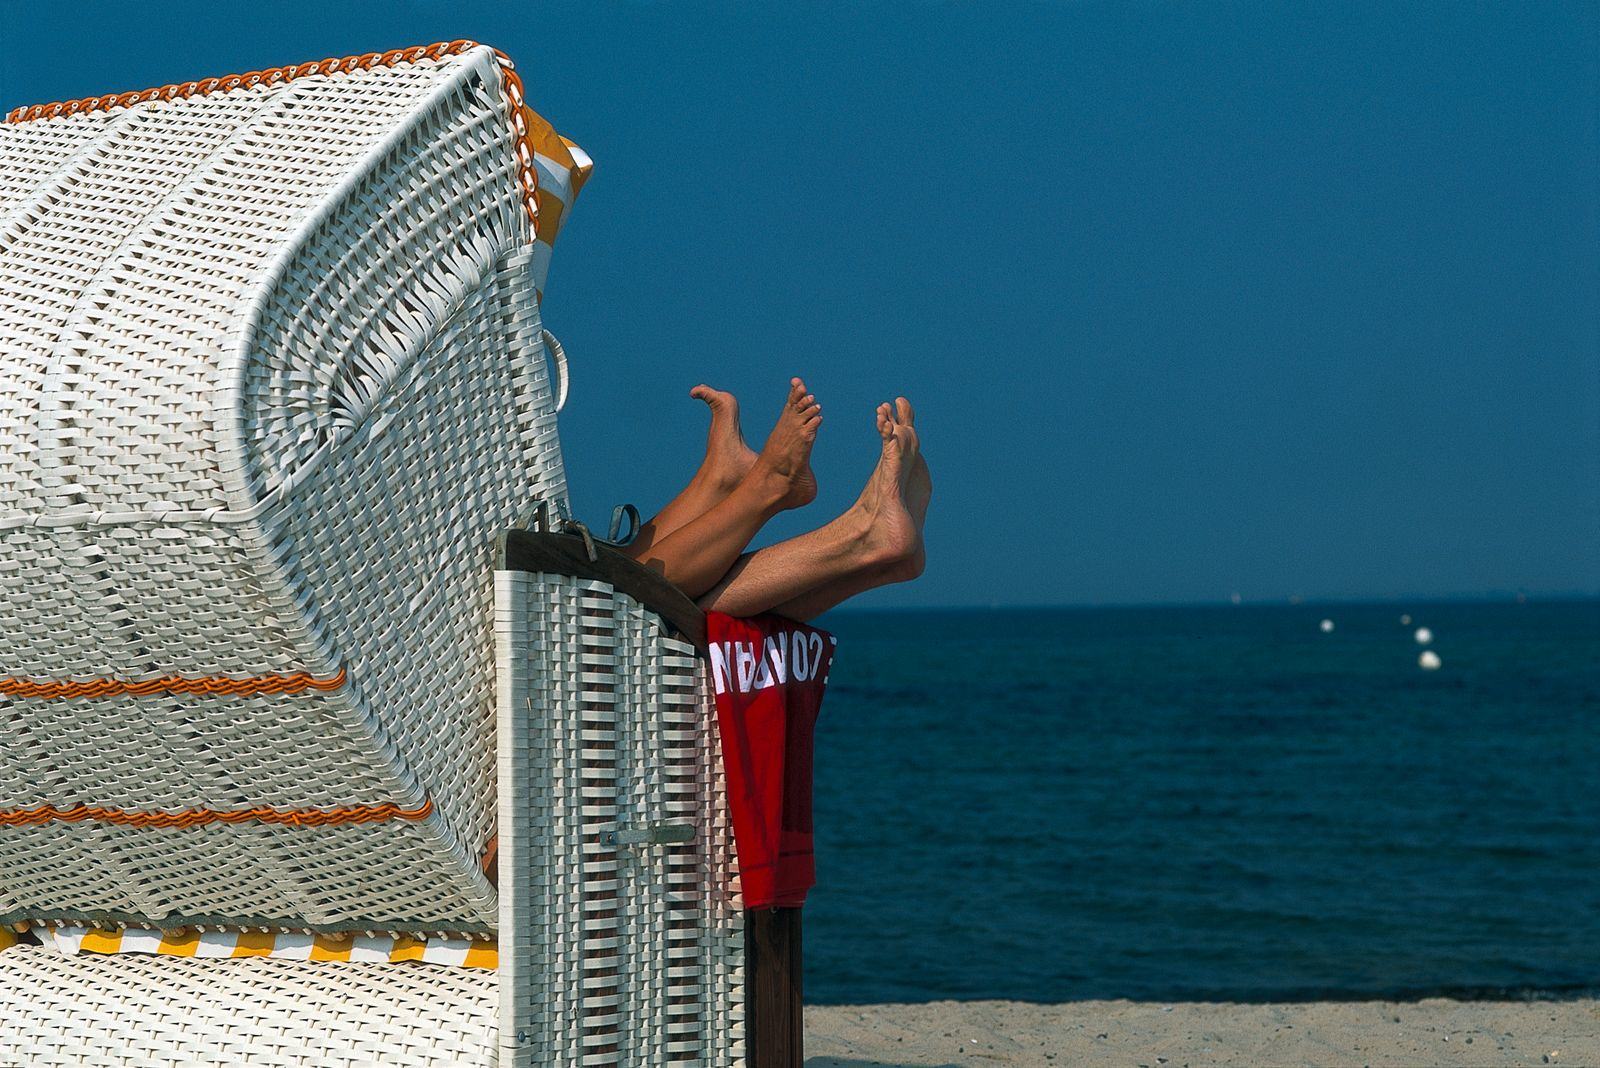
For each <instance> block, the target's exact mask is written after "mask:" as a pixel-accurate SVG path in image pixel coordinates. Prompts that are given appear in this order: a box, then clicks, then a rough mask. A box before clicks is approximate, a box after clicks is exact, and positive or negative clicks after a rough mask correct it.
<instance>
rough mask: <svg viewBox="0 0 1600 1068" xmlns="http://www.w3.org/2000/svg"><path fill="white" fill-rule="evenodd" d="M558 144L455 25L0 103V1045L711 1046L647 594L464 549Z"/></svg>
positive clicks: (450, 1053)
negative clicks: (449, 33)
mask: <svg viewBox="0 0 1600 1068" xmlns="http://www.w3.org/2000/svg"><path fill="white" fill-rule="evenodd" d="M587 170H588V164H587V160H586V158H585V157H584V156H583V155H582V153H581V152H580V151H579V150H578V149H577V148H576V146H574V145H572V144H571V143H570V142H567V141H565V140H563V139H561V138H559V137H558V136H557V135H556V134H555V133H554V131H552V130H550V129H549V127H548V126H547V125H545V124H544V123H543V120H541V119H539V118H538V117H537V116H536V115H534V114H533V113H532V112H530V111H528V110H527V108H526V107H525V106H524V104H523V101H522V97H521V88H520V82H519V81H518V80H517V78H516V75H515V74H514V73H513V71H512V68H511V65H510V63H509V61H508V60H506V59H505V58H504V57H503V56H501V55H499V54H498V53H496V52H494V51H493V50H491V49H488V48H485V47H481V46H476V45H473V44H472V43H471V42H453V43H449V44H442V45H434V46H430V47H427V48H417V49H407V50H402V51H397V52H391V53H384V54H369V55H366V56H358V57H351V58H349V59H345V60H336V61H325V62H323V63H314V64H305V65H302V66H299V67H289V68H281V69H277V70H271V71H263V72H253V73H251V74H246V75H242V76H237V77H229V78H223V79H206V80H204V81H200V82H191V83H186V84H184V85H179V86H167V87H164V88H162V89H156V90H149V91H146V92H143V93H131V94H124V95H121V96H110V97H101V98H90V99H88V100H84V101H77V102H74V103H70V104H64V105H46V106H43V107H33V108H23V109H19V110H18V111H16V112H13V113H12V115H11V116H9V118H8V122H7V123H6V124H4V125H0V711H3V720H0V722H3V726H0V730H3V732H4V733H3V745H0V922H4V923H5V924H6V925H8V926H7V928H6V930H7V932H10V931H11V930H12V929H16V930H18V931H20V932H21V933H20V934H17V935H15V936H13V935H11V934H10V933H7V934H6V935H5V936H4V941H5V942H12V941H15V942H16V943H17V944H15V945H11V946H10V947H9V948H5V949H4V950H3V951H0V1065H69V1064H70V1065H102V1064H103V1065H141V1066H144V1065H180V1064H181V1065H195V1064H206V1065H210V1064H218V1065H221V1064H229V1065H233V1064H250V1065H274V1066H275V1065H284V1066H288V1065H296V1066H306V1065H317V1066H324V1065H326V1066H334V1065H340V1066H342V1065H356V1064H383V1065H430V1066H445V1065H450V1066H455V1065H488V1064H500V1065H505V1066H516V1065H568V1064H572V1065H577V1064H583V1065H623V1064H626V1065H652V1066H653V1065H660V1064H669V1063H679V1062H683V1063H703V1064H709V1065H734V1064H739V1063H743V1057H744V1043H743V1026H744V1024H743V997H744V993H743V985H742V983H743V980H742V975H741V968H742V965H743V954H744V941H743V939H744V929H743V925H742V924H743V920H742V917H741V916H740V915H739V913H738V912H737V910H736V908H735V903H734V902H733V901H732V900H730V897H729V892H728V885H727V884H728V870H729V863H730V850H731V844H730V836H729V832H728V828H727V824H726V820H725V818H724V817H723V816H722V815H721V806H720V803H719V795H718V787H717V775H718V763H717V758H716V754H715V749H714V745H715V740H714V737H713V735H712V733H711V723H712V717H711V716H710V714H709V713H708V711H707V708H706V702H707V700H708V697H707V694H706V690H705V687H704V684H703V681H702V675H701V672H700V670H699V667H698V665H697V662H696V658H695V651H694V647H693V645H691V644H688V643H687V642H686V641H684V635H683V634H682V633H681V631H682V630H683V628H685V627H692V626H693V623H692V621H690V620H689V616H687V615H680V617H679V619H678V622H677V623H676V624H674V623H672V622H670V621H669V617H670V616H672V615H674V614H675V613H679V612H681V611H682V610H683V606H682V603H680V602H676V601H673V600H672V597H671V594H670V591H668V592H666V593H661V591H659V590H658V591H655V593H652V592H651V588H650V587H649V583H648V581H646V583H645V587H642V588H643V589H644V590H645V592H644V594H642V595H640V596H635V595H634V594H633V593H630V589H629V581H633V580H637V578H638V576H637V575H634V576H632V579H630V580H629V581H622V580H620V579H618V578H617V577H616V575H611V576H607V575H598V576H597V575H596V574H594V573H586V572H585V571H584V569H583V568H581V567H579V568H575V569H571V568H569V569H566V570H564V571H563V570H550V565H549V559H548V558H545V557H541V558H540V559H543V560H545V565H543V566H542V567H539V568H535V567H533V566H532V565H531V564H528V562H527V561H526V560H524V561H523V563H522V565H520V566H519V565H518V564H517V562H516V560H515V559H513V558H514V557H516V556H517V553H515V552H509V551H508V550H506V549H504V548H502V556H503V559H502V567H501V570H500V571H499V577H498V579H496V578H495V577H494V575H495V573H496V572H495V568H494V560H495V555H494V554H495V544H496V538H497V536H498V535H499V534H500V532H502V531H503V530H505V529H506V528H508V527H510V526H513V525H514V524H515V523H516V522H517V521H518V520H519V518H521V517H525V516H527V515H529V514H531V513H533V512H534V511H535V510H536V509H538V510H541V511H542V512H543V514H544V515H546V516H549V517H553V519H554V521H555V522H556V523H559V522H560V520H562V519H563V518H564V517H565V515H566V510H567V495H566V485H565V476H564V473H563V469H562V462H561V453H560V448H559V445H558V441H557V435H556V423H555V413H556V411H557V409H558V408H559V407H560V399H561V397H562V396H563V395H564V394H565V389H566V384H565V364H564V359H563V358H562V357H560V355H559V347H558V346H555V345H554V342H553V339H550V338H549V337H548V335H547V334H545V333H544V331H543V326H542V323H541V319H540V311H539V303H538V296H539V293H540V291H541V290H542V288H543V283H544V277H545V273H546V271H547V269H548V264H549V253H550V242H551V241H552V240H553V239H554V236H555V233H556V230H557V228H558V227H559V225H560V222H561V218H562V215H563V214H564V211H565V209H566V208H567V207H568V206H569V205H570V203H571V201H572V198H573V195H574V194H575V192H576V190H577V187H578V186H579V185H580V184H581V181H582V179H583V177H584V176H585V175H586V173H587ZM552 358H553V360H554V363H555V365H556V367H557V371H556V373H555V374H554V375H552V374H551V371H550V366H551V363H552ZM552 378H554V379H555V381H552ZM624 570H625V569H624ZM618 574H623V572H618ZM608 577H609V578H610V579H611V581H607V578H608ZM625 577H626V576H625ZM657 594H659V596H657ZM641 596H642V598H643V599H642V600H641ZM497 598H498V610H497V608H496V603H497ZM689 611H690V613H692V606H690V609H689ZM497 620H498V622H497ZM497 665H498V678H497ZM497 706H498V717H497V713H496V708H497ZM497 723H498V728H497ZM497 834H498V840H499V858H498V870H499V881H498V891H497V886H496V883H495V882H494V881H492V880H491V878H490V877H489V876H488V875H487V874H486V869H487V866H488V861H489V859H490V857H489V853H490V851H491V849H492V843H493V842H494V841H495V840H496V836H497Z"/></svg>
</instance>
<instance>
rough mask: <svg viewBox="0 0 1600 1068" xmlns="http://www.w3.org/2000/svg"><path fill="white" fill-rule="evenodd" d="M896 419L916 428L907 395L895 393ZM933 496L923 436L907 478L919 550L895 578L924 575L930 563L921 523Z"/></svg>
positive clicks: (908, 506) (931, 478)
mask: <svg viewBox="0 0 1600 1068" xmlns="http://www.w3.org/2000/svg"><path fill="white" fill-rule="evenodd" d="M894 414H895V421H896V422H898V423H900V424H901V425H903V426H908V427H911V428H912V429H913V432H915V428H916V422H917V413H916V412H915V411H914V410H913V409H912V407H911V402H910V401H908V400H906V399H905V398H904V397H896V398H895V401H894ZM932 499H933V476H932V475H931V474H929V472H928V458H927V457H926V456H924V455H923V453H922V443H921V439H918V442H917V459H916V462H915V463H914V464H912V466H911V474H910V475H909V476H907V478H906V492H905V501H906V510H907V511H908V512H910V513H911V522H912V523H913V524H914V525H915V526H916V528H917V551H916V552H915V553H913V554H912V557H911V559H910V560H909V561H908V562H907V563H906V564H905V565H904V566H903V567H901V568H899V569H898V571H897V573H896V574H895V576H894V578H893V579H892V581H895V582H904V581H906V580H908V579H914V578H916V577H917V576H919V575H921V574H922V572H923V569H924V568H925V567H926V566H927V562H928V555H927V553H926V552H925V551H924V549H923V544H922V526H923V524H924V523H925V522H927V519H928V503H929V502H930V501H931V500H932Z"/></svg>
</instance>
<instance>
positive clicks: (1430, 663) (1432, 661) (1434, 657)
mask: <svg viewBox="0 0 1600 1068" xmlns="http://www.w3.org/2000/svg"><path fill="white" fill-rule="evenodd" d="M1442 663H1444V661H1443V660H1440V659H1439V654H1438V653H1436V652H1434V651H1433V650H1432V649H1424V650H1422V655H1421V656H1419V657H1417V666H1418V667H1419V668H1421V669H1422V670H1423V671H1438V670H1439V665H1440V664H1442Z"/></svg>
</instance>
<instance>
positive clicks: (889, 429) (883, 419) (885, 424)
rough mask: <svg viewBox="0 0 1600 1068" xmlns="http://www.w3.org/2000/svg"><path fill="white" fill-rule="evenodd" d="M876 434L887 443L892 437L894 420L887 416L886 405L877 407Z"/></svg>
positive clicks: (887, 409)
mask: <svg viewBox="0 0 1600 1068" xmlns="http://www.w3.org/2000/svg"><path fill="white" fill-rule="evenodd" d="M877 415H878V433H879V434H881V435H882V436H883V439H884V440H885V441H888V440H889V438H891V437H892V436H893V435H894V419H893V418H892V417H891V416H890V415H889V406H888V405H887V404H880V405H878V413H877Z"/></svg>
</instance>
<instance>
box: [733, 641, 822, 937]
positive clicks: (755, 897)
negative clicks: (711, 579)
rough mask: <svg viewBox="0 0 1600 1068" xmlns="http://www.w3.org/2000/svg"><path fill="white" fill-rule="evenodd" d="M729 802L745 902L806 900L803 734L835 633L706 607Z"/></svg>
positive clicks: (810, 866) (806, 749) (806, 755)
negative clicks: (741, 615) (712, 610)
mask: <svg viewBox="0 0 1600 1068" xmlns="http://www.w3.org/2000/svg"><path fill="white" fill-rule="evenodd" d="M706 641H707V643H708V645H709V646H710V654H711V678H712V685H713V687H714V689H715V691H716V701H717V727H718V730H719V731H720V732H721V736H722V763H723V766H724V767H725V768H726V769H727V776H728V808H729V810H730V812H731V814H732V816H733V839H734V847H735V849H736V850H737V852H738V854H739V882H740V886H741V888H742V890H743V893H744V905H745V908H749V909H754V908H767V907H786V908H789V907H792V908H798V907H799V906H800V905H802V904H804V903H805V900H806V891H807V890H809V889H811V887H812V885H813V884H814V883H815V882H816V881H817V873H816V863H815V859H814V857H813V854H812V851H811V737H812V728H813V727H814V726H815V725H816V722H817V712H818V710H819V709H821V707H822V691H823V688H824V687H825V686H826V685H827V683H828V668H829V667H830V666H831V665H832V664H833V647H834V645H835V644H837V641H836V639H835V638H834V637H833V635H831V634H829V633H827V632H826V631H821V630H818V629H817V628H816V627H808V626H806V625H805V624H804V623H796V622H794V621H793V620H789V619H784V618H783V617H782V616H775V615H764V616H756V617H755V618H753V619H735V618H734V617H733V616H725V615H723V614H722V613H720V612H709V613H707V615H706Z"/></svg>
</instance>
